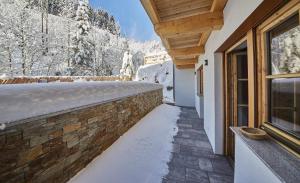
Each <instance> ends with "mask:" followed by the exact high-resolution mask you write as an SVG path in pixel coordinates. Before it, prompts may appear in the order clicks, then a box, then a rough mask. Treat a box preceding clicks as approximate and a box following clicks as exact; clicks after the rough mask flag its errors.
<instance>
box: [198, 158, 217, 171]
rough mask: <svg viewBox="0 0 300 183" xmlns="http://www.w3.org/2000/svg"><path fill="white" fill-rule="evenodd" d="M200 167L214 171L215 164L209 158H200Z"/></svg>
mask: <svg viewBox="0 0 300 183" xmlns="http://www.w3.org/2000/svg"><path fill="white" fill-rule="evenodd" d="M198 160H199V168H200V169H201V170H204V171H209V172H211V171H213V166H212V163H211V160H210V159H209V158H199V159H198Z"/></svg>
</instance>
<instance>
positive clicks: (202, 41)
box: [198, 31, 211, 46]
mask: <svg viewBox="0 0 300 183" xmlns="http://www.w3.org/2000/svg"><path fill="white" fill-rule="evenodd" d="M210 34H211V31H208V32H203V33H202V35H201V38H200V40H199V42H198V46H200V45H205V44H206V42H207V40H208V38H209V36H210Z"/></svg>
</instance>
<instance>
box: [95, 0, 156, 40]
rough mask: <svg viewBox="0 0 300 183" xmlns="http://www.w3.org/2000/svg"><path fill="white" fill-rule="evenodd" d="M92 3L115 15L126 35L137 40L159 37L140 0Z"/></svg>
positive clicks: (101, 0)
mask: <svg viewBox="0 0 300 183" xmlns="http://www.w3.org/2000/svg"><path fill="white" fill-rule="evenodd" d="M90 4H91V6H92V7H94V8H102V9H105V10H107V11H108V12H109V13H110V14H111V15H113V16H114V17H115V18H116V20H117V21H118V22H119V24H120V26H121V31H122V34H124V35H126V37H129V38H133V39H135V40H137V41H147V40H153V39H158V37H157V35H156V34H155V32H154V30H153V25H152V23H151V21H150V19H149V17H148V15H147V13H146V12H145V10H144V8H143V6H142V4H141V2H140V0H90Z"/></svg>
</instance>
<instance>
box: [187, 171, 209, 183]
mask: <svg viewBox="0 0 300 183" xmlns="http://www.w3.org/2000/svg"><path fill="white" fill-rule="evenodd" d="M186 180H187V181H195V182H199V183H206V182H207V183H209V180H208V174H207V173H206V172H205V171H202V170H195V169H191V168H187V169H186Z"/></svg>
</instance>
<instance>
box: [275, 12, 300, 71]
mask: <svg viewBox="0 0 300 183" xmlns="http://www.w3.org/2000/svg"><path fill="white" fill-rule="evenodd" d="M270 44H271V45H270V50H271V55H270V56H271V65H270V69H271V74H272V75H274V74H288V73H300V26H299V14H297V15H295V16H293V17H292V18H290V19H289V20H287V21H286V22H284V23H283V24H281V25H279V26H278V27H276V28H275V29H274V30H272V31H270Z"/></svg>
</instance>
